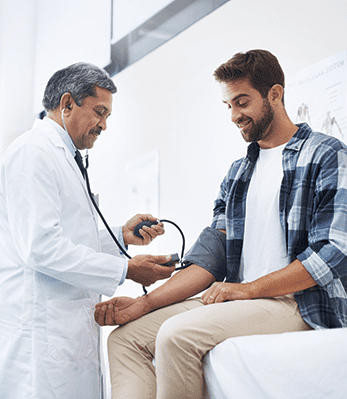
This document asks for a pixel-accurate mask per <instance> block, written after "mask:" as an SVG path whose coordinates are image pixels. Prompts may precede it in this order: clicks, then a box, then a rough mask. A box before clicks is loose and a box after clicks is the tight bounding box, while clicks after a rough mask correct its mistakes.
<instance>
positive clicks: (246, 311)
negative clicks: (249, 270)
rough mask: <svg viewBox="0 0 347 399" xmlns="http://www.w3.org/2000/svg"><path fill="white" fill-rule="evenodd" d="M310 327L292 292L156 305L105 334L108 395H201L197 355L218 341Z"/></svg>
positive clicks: (182, 398)
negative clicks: (161, 307) (270, 295)
mask: <svg viewBox="0 0 347 399" xmlns="http://www.w3.org/2000/svg"><path fill="white" fill-rule="evenodd" d="M310 329H311V327H310V326H309V325H308V324H306V323H305V322H304V321H303V320H302V318H301V316H300V312H299V309H298V306H297V304H296V302H295V301H294V299H293V298H291V297H278V298H268V299H253V300H243V301H231V302H224V303H219V304H212V305H207V306H204V305H203V303H202V301H201V299H200V298H195V299H190V300H186V301H183V302H181V303H178V304H175V305H171V306H168V307H166V308H163V309H159V310H157V311H154V312H152V313H149V314H147V315H145V316H143V317H141V318H140V319H138V320H135V321H133V322H131V323H129V324H125V325H124V326H121V327H119V328H116V329H115V330H114V331H113V332H112V333H111V334H110V336H109V339H108V354H109V361H110V372H111V384H112V399H125V398H126V399H155V398H158V399H164V398H167V399H168V398H170V399H171V398H175V399H191V398H195V399H201V398H204V397H205V393H204V392H205V384H204V377H203V369H202V360H203V357H204V356H205V354H206V353H207V352H208V351H210V350H211V349H212V348H214V347H215V346H216V345H217V344H219V343H221V342H222V341H224V340H226V339H227V338H232V337H237V336H245V335H255V334H279V333H283V332H290V331H302V330H310ZM154 357H155V364H156V366H155V367H154V365H153V362H152V361H153V359H154Z"/></svg>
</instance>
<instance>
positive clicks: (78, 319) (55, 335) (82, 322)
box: [47, 299, 94, 360]
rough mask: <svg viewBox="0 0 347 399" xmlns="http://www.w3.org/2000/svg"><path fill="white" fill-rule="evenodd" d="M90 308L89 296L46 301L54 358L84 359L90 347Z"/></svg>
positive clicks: (49, 338)
mask: <svg viewBox="0 0 347 399" xmlns="http://www.w3.org/2000/svg"><path fill="white" fill-rule="evenodd" d="M92 308H93V305H92V302H91V300H90V299H81V300H74V301H49V302H48V309H47V334H48V337H47V340H48V350H49V354H50V356H52V357H53V359H55V360H69V359H85V358H87V357H88V356H89V355H90V354H91V352H92V351H93V336H92V334H93V333H94V328H93V323H92V320H91V311H90V309H92Z"/></svg>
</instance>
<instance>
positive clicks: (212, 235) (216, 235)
mask: <svg viewBox="0 0 347 399" xmlns="http://www.w3.org/2000/svg"><path fill="white" fill-rule="evenodd" d="M191 264H196V265H198V266H200V267H202V268H203V269H205V270H207V271H208V272H210V273H211V274H212V275H213V276H214V277H215V279H216V280H217V281H223V280H224V278H225V276H226V270H227V263H226V235H225V234H224V233H223V232H221V231H219V230H216V229H213V228H211V227H206V228H205V229H204V230H203V231H202V232H201V234H200V235H199V237H198V238H197V240H196V241H195V243H194V244H193V246H192V247H191V248H190V250H189V251H188V252H187V254H186V255H185V256H184V258H183V265H184V266H189V265H191Z"/></svg>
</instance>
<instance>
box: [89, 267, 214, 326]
mask: <svg viewBox="0 0 347 399" xmlns="http://www.w3.org/2000/svg"><path fill="white" fill-rule="evenodd" d="M214 281H215V278H214V276H213V275H212V274H211V273H210V272H208V271H207V270H205V269H203V268H202V267H200V266H197V265H194V264H193V265H190V266H189V267H187V268H186V269H183V270H180V271H179V272H177V273H176V274H175V275H173V276H172V277H171V278H170V279H169V280H167V281H166V282H165V283H164V284H163V285H161V286H160V287H158V288H156V289H155V290H153V291H152V292H150V293H149V294H147V295H145V296H141V297H138V298H135V299H134V298H128V297H115V298H112V299H110V300H109V301H106V302H101V303H99V304H97V305H96V309H95V314H94V318H95V321H96V322H97V323H98V324H100V325H101V326H104V325H121V324H125V323H128V322H130V321H132V320H136V319H138V318H139V317H141V316H143V315H145V314H147V313H149V312H152V311H153V310H156V309H159V308H162V307H164V306H168V305H172V304H174V303H177V302H181V301H183V300H185V299H187V298H190V297H191V296H193V295H196V294H198V293H199V292H201V291H203V290H205V289H206V288H208V287H209V286H210V285H211V284H212V283H213V282H214Z"/></svg>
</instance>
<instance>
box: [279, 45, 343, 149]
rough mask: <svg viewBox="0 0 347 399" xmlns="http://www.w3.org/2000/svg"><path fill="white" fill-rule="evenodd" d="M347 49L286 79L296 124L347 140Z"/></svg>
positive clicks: (288, 101)
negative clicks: (302, 124)
mask: <svg viewBox="0 0 347 399" xmlns="http://www.w3.org/2000/svg"><path fill="white" fill-rule="evenodd" d="M346 60H347V51H342V52H340V53H338V54H335V55H333V56H331V57H328V58H326V59H324V60H322V61H319V62H317V63H316V64H314V65H311V66H309V67H307V68H305V69H303V70H301V71H300V72H298V73H296V74H295V75H293V76H290V77H289V78H288V79H287V82H286V94H285V102H286V109H287V112H288V115H289V117H290V118H291V120H292V121H293V122H294V123H300V122H307V123H308V124H309V125H310V126H311V128H312V129H313V130H316V131H320V132H323V133H326V134H329V135H331V136H334V137H336V138H338V139H340V140H342V141H344V142H345V143H347V98H346V97H347V84H346V83H347V63H346Z"/></svg>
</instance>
